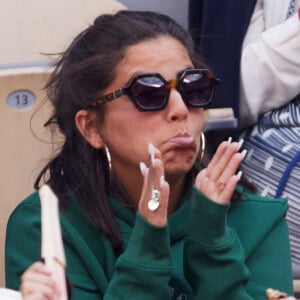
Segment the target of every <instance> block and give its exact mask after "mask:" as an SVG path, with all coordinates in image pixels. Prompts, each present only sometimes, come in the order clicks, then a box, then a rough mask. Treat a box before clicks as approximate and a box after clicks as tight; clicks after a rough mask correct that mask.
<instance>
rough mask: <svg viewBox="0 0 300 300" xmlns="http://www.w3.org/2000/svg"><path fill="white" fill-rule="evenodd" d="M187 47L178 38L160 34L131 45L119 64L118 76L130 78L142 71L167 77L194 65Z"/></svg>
mask: <svg viewBox="0 0 300 300" xmlns="http://www.w3.org/2000/svg"><path fill="white" fill-rule="evenodd" d="M192 66H193V65H192V62H191V59H190V57H189V54H188V52H187V49H186V48H185V47H184V46H183V45H182V44H181V43H180V42H179V41H178V40H176V39H174V38H172V37H169V36H160V37H157V38H154V39H149V40H145V41H142V42H140V43H138V44H136V45H132V46H129V47H128V48H127V51H126V52H125V55H124V58H123V59H122V60H121V62H120V63H119V64H118V66H117V76H118V75H119V76H122V77H127V78H130V77H132V76H133V75H136V74H141V73H148V72H150V73H152V72H154V73H160V74H161V75H162V76H164V77H165V78H166V79H168V77H170V79H171V78H174V76H175V75H176V74H177V73H178V72H179V71H181V70H183V69H185V68H187V67H192Z"/></svg>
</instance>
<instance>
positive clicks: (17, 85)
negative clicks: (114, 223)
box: [0, 0, 126, 286]
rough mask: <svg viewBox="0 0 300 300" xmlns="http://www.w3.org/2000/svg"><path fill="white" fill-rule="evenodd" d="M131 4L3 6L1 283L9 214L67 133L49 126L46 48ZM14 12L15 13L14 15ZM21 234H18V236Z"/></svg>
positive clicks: (93, 0) (55, 48) (60, 1)
mask: <svg viewBox="0 0 300 300" xmlns="http://www.w3.org/2000/svg"><path fill="white" fill-rule="evenodd" d="M120 9H126V7H125V6H124V5H123V4H121V3H120V2H118V1H116V0H89V1H84V0H48V1H40V0H26V1H19V0H9V1H8V0H7V1H2V2H1V10H0V37H1V51H0V139H1V147H0V193H1V194H0V195H1V201H0V212H1V214H0V286H4V284H5V280H4V245H5V231H6V224H7V220H8V217H9V215H10V214H11V213H12V211H13V209H14V208H15V207H16V205H17V204H18V203H19V202H20V201H21V200H22V199H24V198H25V197H26V196H27V195H28V194H30V193H31V192H33V183H34V179H35V177H36V175H37V174H38V173H39V171H40V170H41V168H42V166H43V165H44V164H45V162H46V161H47V160H48V159H49V157H50V156H51V155H52V154H53V153H54V151H55V149H56V148H57V147H58V146H59V143H60V142H61V137H59V136H56V137H55V143H54V144H53V145H52V144H51V140H52V137H51V135H50V133H49V132H48V131H46V130H45V128H43V124H44V123H45V122H46V121H47V119H48V118H49V116H50V114H51V106H50V105H49V104H48V103H46V104H44V100H45V98H46V95H45V91H44V90H43V87H44V85H45V83H46V81H47V78H48V77H49V72H50V71H51V69H50V68H49V67H47V66H48V64H49V56H47V55H44V54H43V53H58V52H61V51H63V50H64V49H65V48H66V47H67V45H69V44H70V42H71V41H72V39H73V38H74V37H75V36H76V35H77V34H78V33H79V32H80V31H81V30H82V29H84V28H86V27H87V26H88V25H89V24H92V23H93V21H94V19H95V17H96V16H98V15H100V14H103V13H112V12H115V11H117V10H120ZM12 16H13V17H12ZM16 238H17V237H16Z"/></svg>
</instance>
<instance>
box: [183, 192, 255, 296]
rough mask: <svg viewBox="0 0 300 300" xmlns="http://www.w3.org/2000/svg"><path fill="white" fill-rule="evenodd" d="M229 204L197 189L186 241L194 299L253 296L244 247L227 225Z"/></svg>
mask: <svg viewBox="0 0 300 300" xmlns="http://www.w3.org/2000/svg"><path fill="white" fill-rule="evenodd" d="M228 208H229V206H228V205H220V204H217V203H215V202H213V201H211V200H209V199H208V198H206V197H205V196H204V195H202V194H201V193H200V192H198V191H197V190H195V191H194V194H193V197H192V219H191V227H190V230H189V233H188V235H187V240H186V245H185V261H186V269H185V275H186V278H187V280H188V281H189V283H190V284H191V286H192V288H193V291H194V294H193V298H192V299H195V300H196V299H197V300H203V299H210V300H214V299H215V300H219V299H230V300H246V299H252V298H251V297H250V295H249V294H248V293H247V290H246V284H247V281H248V279H249V272H248V270H247V268H246V265H245V255H244V251H243V248H242V246H241V243H240V241H239V239H238V237H237V235H236V233H235V231H234V230H232V229H231V228H229V227H228V226H227V220H226V219H227V211H228Z"/></svg>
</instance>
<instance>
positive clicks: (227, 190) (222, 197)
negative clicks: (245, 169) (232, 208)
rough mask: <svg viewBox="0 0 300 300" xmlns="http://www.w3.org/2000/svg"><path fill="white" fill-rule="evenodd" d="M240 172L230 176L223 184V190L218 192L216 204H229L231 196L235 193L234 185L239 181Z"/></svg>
mask: <svg viewBox="0 0 300 300" xmlns="http://www.w3.org/2000/svg"><path fill="white" fill-rule="evenodd" d="M241 176H242V172H241V171H240V172H239V173H238V174H235V175H232V176H231V177H230V178H229V179H228V181H227V182H226V184H225V187H224V189H223V190H222V191H221V192H220V194H219V197H218V201H217V202H218V203H220V204H227V203H229V202H230V200H231V197H232V194H233V193H234V191H235V188H236V185H237V183H238V182H239V180H240V179H241Z"/></svg>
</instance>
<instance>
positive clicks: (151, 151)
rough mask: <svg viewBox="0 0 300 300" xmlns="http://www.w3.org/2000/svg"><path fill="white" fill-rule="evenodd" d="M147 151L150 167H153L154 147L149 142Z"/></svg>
mask: <svg viewBox="0 0 300 300" xmlns="http://www.w3.org/2000/svg"><path fill="white" fill-rule="evenodd" d="M148 153H149V155H150V160H151V165H152V167H154V166H155V156H154V155H155V148H154V146H153V145H152V144H151V143H149V144H148Z"/></svg>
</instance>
